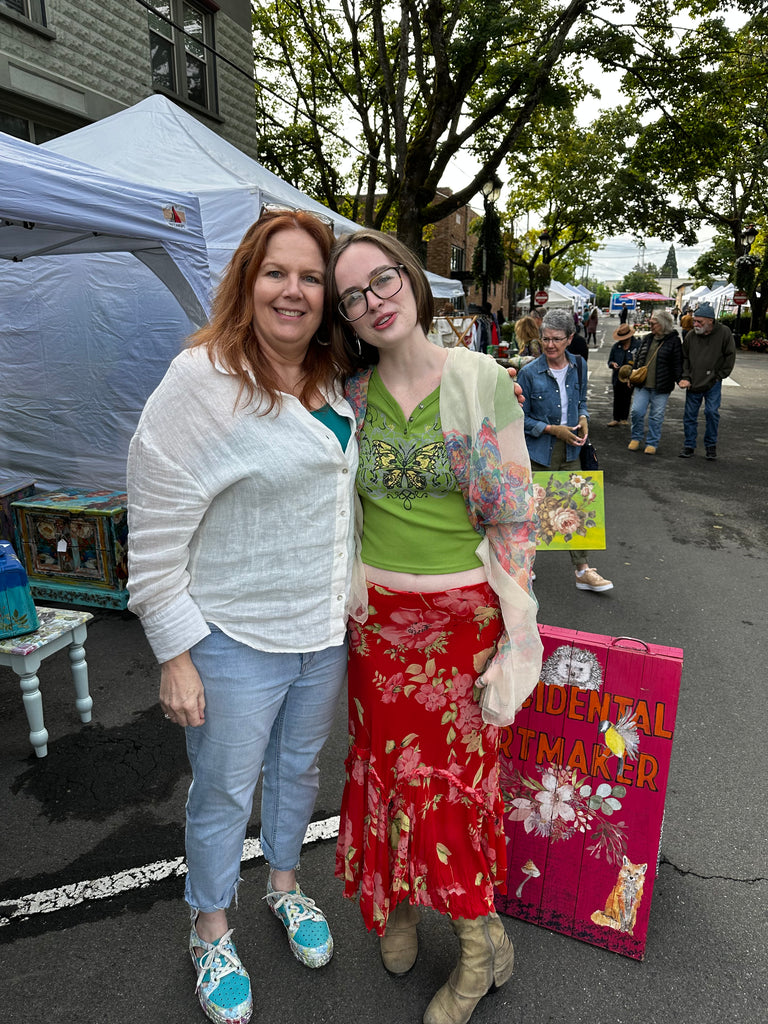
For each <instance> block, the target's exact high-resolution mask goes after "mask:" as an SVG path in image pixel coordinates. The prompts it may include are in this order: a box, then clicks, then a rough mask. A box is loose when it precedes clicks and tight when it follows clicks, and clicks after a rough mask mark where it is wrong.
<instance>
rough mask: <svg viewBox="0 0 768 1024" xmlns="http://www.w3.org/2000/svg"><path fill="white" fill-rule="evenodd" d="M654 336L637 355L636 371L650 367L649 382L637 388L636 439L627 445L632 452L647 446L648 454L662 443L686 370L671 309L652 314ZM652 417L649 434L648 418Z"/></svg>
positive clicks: (634, 399)
mask: <svg viewBox="0 0 768 1024" xmlns="http://www.w3.org/2000/svg"><path fill="white" fill-rule="evenodd" d="M649 322H650V325H651V333H650V334H646V335H645V337H644V338H643V340H642V341H641V342H640V345H639V347H638V350H637V355H636V356H635V368H636V369H639V368H640V367H641V366H645V367H647V373H646V377H645V380H644V381H643V382H642V383H641V384H640V383H638V384H635V385H633V390H632V412H631V415H630V423H631V424H632V439H631V441H630V442H629V444H628V445H627V447H628V448H629V450H630V451H631V452H635V451H637V450H638V449H639V448H642V447H643V439H644V438H645V447H644V448H643V451H644V452H645V454H646V455H655V454H656V449H657V448H658V446H659V442H660V441H661V428H662V425H663V423H664V413H665V412H666V409H667V402H668V401H669V396H670V394H671V393H672V392H673V391H674V389H675V384H677V382H678V381H679V380H680V377H681V376H682V369H683V350H682V347H681V345H680V335H679V334H678V333H677V330H676V329H675V322H674V320H673V319H672V314H671V313H670V312H669V310H668V309H664V308H663V307H660V306H659V307H657V308H656V309H654V310H653V311H652V313H651V318H650V321H649ZM646 415H647V416H648V427H647V435H646V425H645V418H646Z"/></svg>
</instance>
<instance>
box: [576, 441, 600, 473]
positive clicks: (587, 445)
mask: <svg viewBox="0 0 768 1024" xmlns="http://www.w3.org/2000/svg"><path fill="white" fill-rule="evenodd" d="M579 462H580V463H581V468H582V469H599V468H600V463H599V462H598V461H597V449H596V448H595V446H594V445H593V444H592V442H591V441H585V442H584V444H583V445H582V446H581V450H580V451H579Z"/></svg>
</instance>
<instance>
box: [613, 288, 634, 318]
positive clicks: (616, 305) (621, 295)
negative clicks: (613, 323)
mask: <svg viewBox="0 0 768 1024" xmlns="http://www.w3.org/2000/svg"><path fill="white" fill-rule="evenodd" d="M625 302H626V304H627V309H628V310H629V312H630V313H634V312H635V310H636V309H637V299H634V298H632V296H631V295H627V294H626V292H614V293H613V295H611V305H610V306H609V310H610V315H611V316H618V315H619V313H620V312H621V307H622V306H623V305H624V303H625Z"/></svg>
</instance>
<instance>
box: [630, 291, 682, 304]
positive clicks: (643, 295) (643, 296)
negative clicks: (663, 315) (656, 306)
mask: <svg viewBox="0 0 768 1024" xmlns="http://www.w3.org/2000/svg"><path fill="white" fill-rule="evenodd" d="M626 297H627V298H629V299H634V300H635V301H636V302H674V301H675V300H674V299H673V298H671V297H670V296H669V295H660V294H659V292H627V293H626ZM622 298H624V296H622Z"/></svg>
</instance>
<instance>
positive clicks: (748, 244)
mask: <svg viewBox="0 0 768 1024" xmlns="http://www.w3.org/2000/svg"><path fill="white" fill-rule="evenodd" d="M756 238H757V228H756V227H755V225H754V224H747V226H746V227H745V228H744V230H743V231H742V232H741V241H742V243H743V245H744V247H745V250H744V252H743V253H742V254H741V255H742V256H749V254H750V252H751V250H752V243H753V242H754V240H755V239H756ZM736 337H737V338H740V337H741V306H740V305H739V306H737V307H736Z"/></svg>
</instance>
